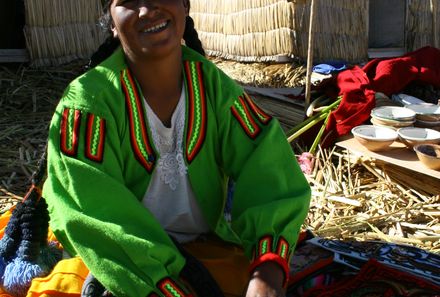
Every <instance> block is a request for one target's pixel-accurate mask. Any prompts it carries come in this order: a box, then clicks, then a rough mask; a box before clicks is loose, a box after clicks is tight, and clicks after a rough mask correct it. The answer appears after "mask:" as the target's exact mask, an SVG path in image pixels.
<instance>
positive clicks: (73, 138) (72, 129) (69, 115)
mask: <svg viewBox="0 0 440 297" xmlns="http://www.w3.org/2000/svg"><path fill="white" fill-rule="evenodd" d="M80 123H81V111H79V110H75V109H71V108H65V109H64V111H63V116H62V118H61V127H60V133H61V138H60V147H61V151H62V152H63V153H64V154H65V155H67V156H71V157H75V156H76V155H77V154H78V139H79V128H80Z"/></svg>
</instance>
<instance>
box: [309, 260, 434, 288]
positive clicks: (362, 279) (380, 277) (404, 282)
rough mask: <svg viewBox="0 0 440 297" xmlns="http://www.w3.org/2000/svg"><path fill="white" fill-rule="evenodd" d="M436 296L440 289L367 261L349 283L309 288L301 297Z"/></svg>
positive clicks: (401, 272)
mask: <svg viewBox="0 0 440 297" xmlns="http://www.w3.org/2000/svg"><path fill="white" fill-rule="evenodd" d="M439 292H440V287H439V286H437V285H435V284H434V283H431V282H428V281H426V280H424V279H422V278H419V277H416V276H414V275H411V274H409V273H407V272H404V271H400V270H397V269H394V268H391V267H389V266H386V265H383V264H380V263H379V262H377V261H376V260H374V259H371V260H369V261H368V262H367V263H366V264H365V265H364V266H363V267H362V269H361V271H360V272H359V273H358V274H357V275H355V276H353V278H352V279H350V280H344V281H342V282H339V283H337V284H334V285H330V286H320V287H314V288H311V289H310V290H308V291H306V292H305V293H304V294H303V297H340V296H359V297H367V296H368V297H371V296H381V297H384V296H385V297H395V296H407V297H418V296H431V297H440V293H439Z"/></svg>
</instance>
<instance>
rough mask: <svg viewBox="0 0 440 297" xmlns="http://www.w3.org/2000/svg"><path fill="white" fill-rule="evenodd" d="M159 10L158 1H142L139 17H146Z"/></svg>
mask: <svg viewBox="0 0 440 297" xmlns="http://www.w3.org/2000/svg"><path fill="white" fill-rule="evenodd" d="M156 8H157V5H156V0H153V1H152V0H140V1H139V17H143V16H146V15H147V14H148V13H151V12H152V11H154V10H155V9H156Z"/></svg>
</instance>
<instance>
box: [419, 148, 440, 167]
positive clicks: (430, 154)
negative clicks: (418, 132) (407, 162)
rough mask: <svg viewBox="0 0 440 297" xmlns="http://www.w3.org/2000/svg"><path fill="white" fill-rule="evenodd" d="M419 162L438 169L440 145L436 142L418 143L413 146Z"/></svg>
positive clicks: (439, 164)
mask: <svg viewBox="0 0 440 297" xmlns="http://www.w3.org/2000/svg"><path fill="white" fill-rule="evenodd" d="M414 151H415V152H416V154H417V157H418V158H419V160H420V162H422V163H423V164H424V165H425V166H426V167H428V168H431V169H434V170H440V145H437V144H418V145H416V146H414Z"/></svg>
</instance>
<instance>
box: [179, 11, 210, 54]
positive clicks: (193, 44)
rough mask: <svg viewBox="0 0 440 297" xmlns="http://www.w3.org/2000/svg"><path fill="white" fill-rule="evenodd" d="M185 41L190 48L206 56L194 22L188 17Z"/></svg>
mask: <svg viewBox="0 0 440 297" xmlns="http://www.w3.org/2000/svg"><path fill="white" fill-rule="evenodd" d="M183 39H185V43H186V45H187V46H188V47H190V48H192V49H193V50H195V51H197V52H198V53H200V54H201V55H203V56H205V50H204V49H203V46H202V42H201V41H200V39H199V35H198V34H197V31H196V29H195V28H194V20H193V19H192V17H190V16H187V17H186V24H185V32H184V33H183Z"/></svg>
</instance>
